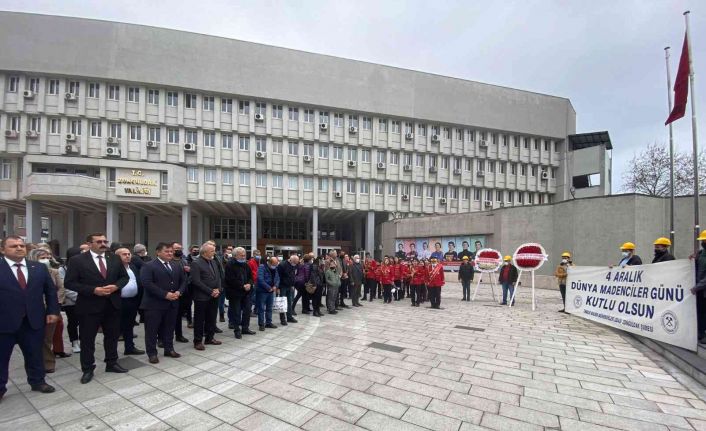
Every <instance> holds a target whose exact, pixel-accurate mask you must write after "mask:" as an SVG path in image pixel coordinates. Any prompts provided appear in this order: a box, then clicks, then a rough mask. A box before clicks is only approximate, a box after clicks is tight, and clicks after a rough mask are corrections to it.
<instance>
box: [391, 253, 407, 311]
mask: <svg viewBox="0 0 706 431" xmlns="http://www.w3.org/2000/svg"><path fill="white" fill-rule="evenodd" d="M390 259H391V260H392V259H394V260H392V262H391V263H392V276H393V277H392V279H393V283H394V284H395V294H394V295H393V297H394V298H395V301H399V300H400V299H402V298H404V290H402V262H401V261H400V259H399V258H398V257H395V258H390Z"/></svg>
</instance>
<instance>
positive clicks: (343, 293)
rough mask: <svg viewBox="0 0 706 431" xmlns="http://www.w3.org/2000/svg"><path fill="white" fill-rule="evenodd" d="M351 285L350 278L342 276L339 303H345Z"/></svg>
mask: <svg viewBox="0 0 706 431" xmlns="http://www.w3.org/2000/svg"><path fill="white" fill-rule="evenodd" d="M349 286H350V279H348V278H342V279H341V286H340V287H339V288H338V304H339V305H345V303H344V302H343V300H344V299H346V298H348V296H349V295H348V287H349Z"/></svg>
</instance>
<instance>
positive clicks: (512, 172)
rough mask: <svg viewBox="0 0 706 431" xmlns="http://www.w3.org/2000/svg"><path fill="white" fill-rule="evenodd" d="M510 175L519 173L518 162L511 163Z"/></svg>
mask: <svg viewBox="0 0 706 431" xmlns="http://www.w3.org/2000/svg"><path fill="white" fill-rule="evenodd" d="M510 175H517V164H516V163H510Z"/></svg>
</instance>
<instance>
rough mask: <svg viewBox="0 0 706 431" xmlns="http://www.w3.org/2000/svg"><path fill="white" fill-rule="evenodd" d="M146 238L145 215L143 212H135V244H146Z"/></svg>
mask: <svg viewBox="0 0 706 431" xmlns="http://www.w3.org/2000/svg"><path fill="white" fill-rule="evenodd" d="M144 236H145V213H143V212H142V211H136V212H135V240H134V241H135V244H144V243H145V240H144Z"/></svg>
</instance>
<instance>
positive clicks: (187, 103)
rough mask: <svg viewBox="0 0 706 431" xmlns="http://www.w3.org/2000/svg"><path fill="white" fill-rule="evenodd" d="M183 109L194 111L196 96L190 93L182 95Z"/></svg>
mask: <svg viewBox="0 0 706 431" xmlns="http://www.w3.org/2000/svg"><path fill="white" fill-rule="evenodd" d="M184 108H186V109H196V95H195V94H192V93H185V94H184Z"/></svg>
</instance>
